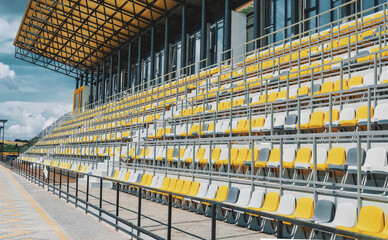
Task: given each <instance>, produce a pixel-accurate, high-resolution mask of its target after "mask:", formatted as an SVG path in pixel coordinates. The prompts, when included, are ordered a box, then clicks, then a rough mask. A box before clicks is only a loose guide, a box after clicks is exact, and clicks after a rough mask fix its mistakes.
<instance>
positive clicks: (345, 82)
mask: <svg viewBox="0 0 388 240" xmlns="http://www.w3.org/2000/svg"><path fill="white" fill-rule="evenodd" d="M347 89H349V87H348V80H347V79H342V90H347ZM334 91H336V92H337V91H341V79H339V80H337V81H336V82H335V83H334Z"/></svg>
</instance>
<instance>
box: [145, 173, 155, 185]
mask: <svg viewBox="0 0 388 240" xmlns="http://www.w3.org/2000/svg"><path fill="white" fill-rule="evenodd" d="M153 178H154V176H152V175H151V174H150V175H148V176H147V180H146V182H145V184H144V185H145V186H150V185H151V184H152V180H153Z"/></svg>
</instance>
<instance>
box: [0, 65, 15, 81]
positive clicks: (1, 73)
mask: <svg viewBox="0 0 388 240" xmlns="http://www.w3.org/2000/svg"><path fill="white" fill-rule="evenodd" d="M15 77H16V74H15V71H14V70H11V68H10V67H9V66H8V65H7V64H4V63H2V62H0V79H4V78H10V79H14V78H15Z"/></svg>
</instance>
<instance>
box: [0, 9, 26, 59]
mask: <svg viewBox="0 0 388 240" xmlns="http://www.w3.org/2000/svg"><path fill="white" fill-rule="evenodd" d="M20 22H21V18H20V16H15V17H8V18H5V17H4V16H3V17H0V36H1V38H0V53H6V54H11V53H13V51H14V48H13V46H12V43H13V40H14V39H15V37H16V34H17V32H18V29H19V25H20Z"/></svg>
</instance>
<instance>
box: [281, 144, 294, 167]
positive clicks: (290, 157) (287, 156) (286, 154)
mask: <svg viewBox="0 0 388 240" xmlns="http://www.w3.org/2000/svg"><path fill="white" fill-rule="evenodd" d="M294 161H295V148H292V147H291V148H285V149H283V162H289V163H290V162H294Z"/></svg>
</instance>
